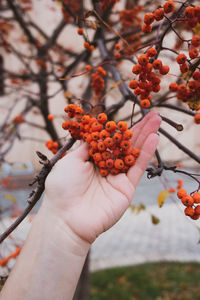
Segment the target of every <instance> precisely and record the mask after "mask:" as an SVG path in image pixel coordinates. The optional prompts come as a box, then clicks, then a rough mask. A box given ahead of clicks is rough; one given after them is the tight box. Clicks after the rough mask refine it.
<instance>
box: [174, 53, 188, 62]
mask: <svg viewBox="0 0 200 300" xmlns="http://www.w3.org/2000/svg"><path fill="white" fill-rule="evenodd" d="M186 59H187V56H186V55H185V54H184V53H181V54H179V55H178V56H177V57H176V61H177V63H178V64H179V65H182V64H184V63H185V62H186Z"/></svg>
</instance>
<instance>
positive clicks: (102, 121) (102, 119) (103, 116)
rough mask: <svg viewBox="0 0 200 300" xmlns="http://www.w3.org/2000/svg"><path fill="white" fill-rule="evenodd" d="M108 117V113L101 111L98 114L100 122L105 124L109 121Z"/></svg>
mask: <svg viewBox="0 0 200 300" xmlns="http://www.w3.org/2000/svg"><path fill="white" fill-rule="evenodd" d="M107 119H108V117H107V115H106V114H104V113H101V114H99V115H98V116H97V120H98V121H99V123H101V124H104V123H105V122H106V121H107Z"/></svg>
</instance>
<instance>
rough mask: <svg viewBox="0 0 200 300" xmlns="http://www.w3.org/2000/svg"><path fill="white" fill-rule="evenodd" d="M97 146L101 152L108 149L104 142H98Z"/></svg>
mask: <svg viewBox="0 0 200 300" xmlns="http://www.w3.org/2000/svg"><path fill="white" fill-rule="evenodd" d="M97 147H98V150H99V151H101V152H103V151H105V150H106V145H105V144H104V142H98V144H97Z"/></svg>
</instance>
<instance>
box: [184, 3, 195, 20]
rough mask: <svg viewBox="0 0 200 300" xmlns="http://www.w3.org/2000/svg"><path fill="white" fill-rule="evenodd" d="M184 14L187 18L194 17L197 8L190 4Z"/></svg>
mask: <svg viewBox="0 0 200 300" xmlns="http://www.w3.org/2000/svg"><path fill="white" fill-rule="evenodd" d="M184 16H185V17H186V18H193V17H194V16H195V8H194V7H192V6H188V7H187V8H186V9H185V12H184Z"/></svg>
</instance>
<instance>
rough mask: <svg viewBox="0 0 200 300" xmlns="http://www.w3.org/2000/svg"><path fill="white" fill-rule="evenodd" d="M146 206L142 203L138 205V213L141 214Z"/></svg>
mask: <svg viewBox="0 0 200 300" xmlns="http://www.w3.org/2000/svg"><path fill="white" fill-rule="evenodd" d="M145 209H146V206H145V205H144V204H142V203H140V205H139V206H138V207H137V214H139V213H140V212H141V211H142V210H145Z"/></svg>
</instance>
